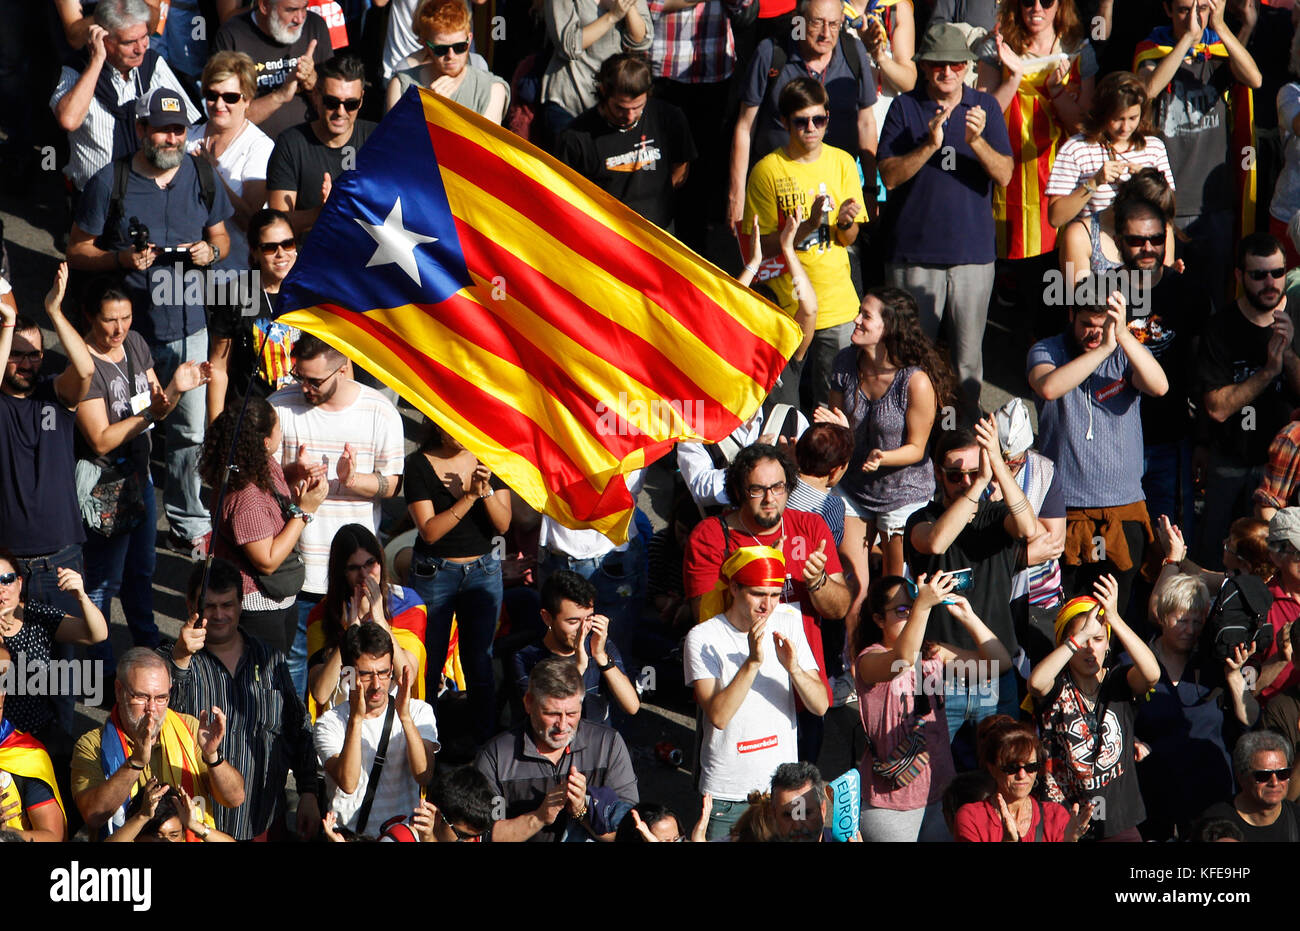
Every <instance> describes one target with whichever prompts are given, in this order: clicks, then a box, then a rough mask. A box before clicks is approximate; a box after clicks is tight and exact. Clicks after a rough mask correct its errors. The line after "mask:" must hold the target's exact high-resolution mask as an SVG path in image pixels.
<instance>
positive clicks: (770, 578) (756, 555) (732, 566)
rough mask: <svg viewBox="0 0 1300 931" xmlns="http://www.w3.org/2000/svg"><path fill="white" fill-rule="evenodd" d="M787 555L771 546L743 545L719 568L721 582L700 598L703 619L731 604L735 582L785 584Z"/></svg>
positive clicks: (713, 615) (750, 584)
mask: <svg viewBox="0 0 1300 931" xmlns="http://www.w3.org/2000/svg"><path fill="white" fill-rule="evenodd" d="M784 570H785V555H784V554H783V553H782V552H781V551H780V550H777V549H773V548H772V547H770V546H742V547H741V548H740V549H738V550H736V551H735V552H734V553H732V554H731V555H730V556H728V557H727V559H726V561H725V562H723V564H722V566H721V568H720V569H719V570H718V581H717V582H716V583H715V584H714V586H713V588H712V590H710V591H708V592H706V593H705V594H704V597H703V598H701V599H700V616H699V620H701V621H707V620H708V619H709V618H711V617H715V616H716V615H719V614H721V613H722V612H724V611H726V610H727V608H729V607H731V583H732V582H735V583H737V584H738V585H746V586H754V585H760V586H761V585H769V586H771V585H781V586H784V585H785V571H784Z"/></svg>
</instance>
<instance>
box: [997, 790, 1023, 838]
mask: <svg viewBox="0 0 1300 931" xmlns="http://www.w3.org/2000/svg"><path fill="white" fill-rule="evenodd" d="M998 817H1000V818H1001V819H1002V842H1003V843H1007V844H1018V843H1020V827H1019V826H1018V825H1017V824H1016V816H1015V815H1013V814H1011V809H1010V808H1008V807H1007V800H1006V799H1004V798H1003V797H1002V793H1001V792H999V793H998Z"/></svg>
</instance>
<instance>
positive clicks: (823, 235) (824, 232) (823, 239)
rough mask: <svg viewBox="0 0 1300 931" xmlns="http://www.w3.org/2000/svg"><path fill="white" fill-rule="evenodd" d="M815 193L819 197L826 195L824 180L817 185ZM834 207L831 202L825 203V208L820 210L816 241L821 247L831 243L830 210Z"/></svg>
mask: <svg viewBox="0 0 1300 931" xmlns="http://www.w3.org/2000/svg"><path fill="white" fill-rule="evenodd" d="M817 194H818V196H820V197H825V196H826V182H825V181H823V182H822V183H821V184H819V185H817ZM834 209H835V205H834V204H832V203H829V202H828V203H827V204H826V209H825V210H823V211H822V225H821V228H820V229H818V231H817V241H818V243H819V244H820V245H821V247H822V248H823V249H825V248H827V247H829V246H830V244H831V211H832V210H834Z"/></svg>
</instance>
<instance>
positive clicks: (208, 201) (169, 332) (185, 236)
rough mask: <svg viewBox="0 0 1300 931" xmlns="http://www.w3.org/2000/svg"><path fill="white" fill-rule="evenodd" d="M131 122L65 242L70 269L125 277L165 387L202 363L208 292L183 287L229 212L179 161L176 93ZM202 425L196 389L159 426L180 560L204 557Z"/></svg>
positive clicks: (203, 406) (145, 106)
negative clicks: (128, 147) (183, 368)
mask: <svg viewBox="0 0 1300 931" xmlns="http://www.w3.org/2000/svg"><path fill="white" fill-rule="evenodd" d="M136 116H137V121H136V133H137V134H138V135H139V137H140V150H139V151H138V152H136V153H135V155H133V156H131V157H130V158H129V159H120V160H118V161H116V162H113V163H111V164H109V165H106V166H105V167H104V168H103V169H102V170H101V171H100V172H99V173H98V174H96V175H95V177H93V178H92V179H91V180H90V183H89V184H88V185H86V190H85V193H84V194H83V195H82V198H81V203H80V204H79V206H78V209H77V216H76V222H75V223H73V226H72V232H71V234H70V236H69V240H68V264H69V265H71V266H72V267H73V268H77V269H81V270H83V271H92V272H106V273H115V274H123V273H125V275H124V277H123V279H122V283H123V285H124V286H125V288H126V290H127V293H129V294H130V295H131V303H132V305H133V309H134V312H135V326H136V328H137V329H138V330H139V331H140V335H141V336H143V337H144V338H145V341H146V342H147V343H148V344H149V350H150V352H152V353H153V358H154V363H155V364H154V371H155V372H156V373H157V375H158V379H159V381H161V382H162V383H163V384H167V383H168V382H169V381H170V380H171V377H172V375H173V374H175V372H176V369H177V368H178V367H179V366H180V365H181V363H182V362H186V361H190V360H193V361H198V362H202V361H205V360H206V359H207V358H208V330H207V317H206V314H205V309H204V308H205V293H204V292H205V291H208V290H210V289H209V288H195V287H192V286H191V285H192V281H193V279H194V277H195V275H194V274H193V270H194V269H199V268H207V267H209V266H212V265H213V264H215V263H216V261H217V260H218V259H220V258H221V256H223V255H225V254H226V253H227V252H228V250H229V249H230V236H229V234H228V233H227V232H226V224H225V221H226V220H227V219H228V218H229V217H230V216H231V215H232V213H233V212H234V210H233V208H232V207H231V205H230V199H229V197H227V196H226V189H225V186H224V185H223V184H219V183H212V182H213V178H212V169H211V168H210V167H208V166H207V165H206V163H200V162H199V161H198V160H197V159H195V158H194V157H193V156H189V155H186V154H185V150H184V146H185V130H186V126H187V125H188V124H189V120H188V119H187V118H186V116H185V103H184V100H183V99H182V95H180V94H177V93H176V92H175V91H172V90H169V89H167V88H163V89H162V90H158V91H155V92H154V93H153V95H152V96H151V97H148V98H141V99H140V101H139V105H138V106H137V108H136ZM205 178H206V181H205ZM140 227H144V228H145V229H141V228H140ZM133 231H134V232H133ZM146 240H147V241H146ZM206 424H207V389H206V388H204V387H203V386H200V387H198V388H196V389H195V390H193V391H187V392H186V393H185V394H184V395H182V396H181V402H180V404H179V405H177V407H176V410H175V411H174V412H173V414H172V415H171V416H170V417H168V418H167V422H166V440H167V483H166V485H165V487H164V491H163V509H164V510H165V511H166V514H167V523H168V524H169V525H170V528H171V532H170V535H169V538H170V539H169V542H170V545H171V546H172V548H173V549H175V550H177V551H178V552H181V553H185V554H186V555H193V554H196V553H197V554H201V553H203V552H205V551H206V550H205V547H206V545H207V544H206V537H207V534H208V531H209V529H210V527H211V519H210V518H209V517H208V510H207V508H206V507H205V506H204V504H203V501H202V499H201V498H200V497H199V491H200V483H199V474H198V462H199V452H200V450H201V448H202V443H203V431H204V429H205V427H206Z"/></svg>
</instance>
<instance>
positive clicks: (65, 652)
mask: <svg viewBox="0 0 1300 931" xmlns="http://www.w3.org/2000/svg"><path fill="white" fill-rule="evenodd" d="M14 562H15V563H17V565H15V566H14V569H15V570H16V571H17V572H18V574H19V575H21V576H22V577H23V601H25V602H26V601H44V602H45V603H47V604H52V605H54V606H55V607H57V608H60V609H62V611H63V613H64V614H71V615H74V616H76V617H80V616H81V606H80V605H79V604H78V602H77V598H76V596H75V595H71V594H69V593H68V592H63V591H59V573H58V570H59V569H60V568H67V569H74V570H76V571H77V572H80V573H83V574H84V572H85V569H84V568H83V565H82V558H81V544H80V543H69V544H68V545H67V546H65V547H63V548H62V549H60V550H57V551H55V552H53V553H47V554H46V555H44V556H27V557H23V556H18V557H15V559H14ZM50 658H51V659H62V660H70V659H72V645H71V644H69V643H51V644H50ZM50 702H51V703H52V704H53V705H54V715H55V723H56V725H57V726H58V728H59V730H60V731H61V732H63V733H64V734H67V735H71V734H72V725H73V713H74V710H75V708H76V704H77V697H76V696H75V695H56V696H53V697H52V698H51V699H50Z"/></svg>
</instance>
